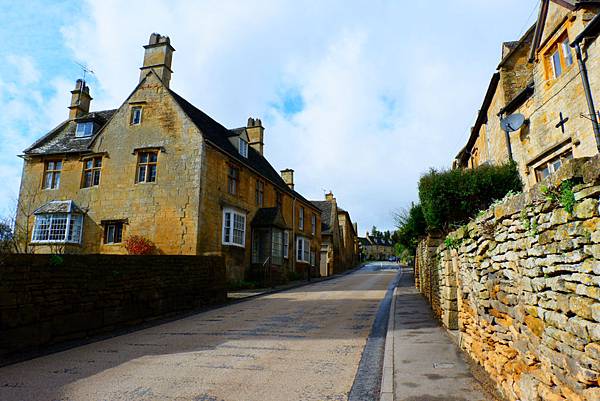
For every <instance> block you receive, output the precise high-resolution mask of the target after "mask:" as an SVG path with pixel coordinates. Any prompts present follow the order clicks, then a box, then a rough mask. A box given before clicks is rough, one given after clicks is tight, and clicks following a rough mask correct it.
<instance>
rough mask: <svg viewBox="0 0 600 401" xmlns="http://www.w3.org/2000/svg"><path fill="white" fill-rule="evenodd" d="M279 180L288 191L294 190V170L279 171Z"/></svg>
mask: <svg viewBox="0 0 600 401" xmlns="http://www.w3.org/2000/svg"><path fill="white" fill-rule="evenodd" d="M281 178H283V181H284V182H285V184H286V185H287V186H288V187H290V189H292V190H293V189H294V170H292V169H289V168H288V169H285V170H281Z"/></svg>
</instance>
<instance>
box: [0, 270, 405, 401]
mask: <svg viewBox="0 0 600 401" xmlns="http://www.w3.org/2000/svg"><path fill="white" fill-rule="evenodd" d="M388 267H389V266H387V265H386V264H374V265H368V266H366V267H364V268H362V269H360V270H358V271H357V272H355V273H353V274H349V275H345V276H341V277H339V278H334V279H331V280H327V281H321V282H319V283H315V284H312V285H308V286H303V287H299V288H295V289H291V290H287V291H281V292H276V293H271V294H267V295H261V296H258V297H253V298H250V299H248V300H245V301H243V302H239V303H235V304H232V305H228V306H224V307H221V308H217V309H214V310H210V311H207V312H203V313H198V314H196V315H192V316H188V317H185V318H182V319H179V320H174V321H171V322H167V323H163V324H159V325H156V326H154V327H150V328H145V329H142V330H139V331H135V332H132V333H128V334H124V335H121V336H117V337H113V338H110V339H106V340H102V341H98V342H94V343H90V344H87V345H83V346H79V347H76V348H72V349H69V350H66V351H62V352H58V353H54V354H50V355H46V356H43V357H39V358H36V359H32V360H29V361H25V362H21V363H17V364H13V365H9V366H5V367H2V368H0V400H2V401H24V400H27V401H36V400H44V401H45V400H61V401H66V400H194V401H220V400H226V401H236V400H240V401H252V400H261V401H262V400H264V401H268V400H273V401H288V400H289V401H293V400H303V401H310V400H314V401H317V400H331V401H341V400H346V399H347V397H348V394H349V392H350V390H351V388H352V386H353V383H354V381H355V377H356V376H357V371H358V370H359V369H358V367H359V364H360V362H361V356H362V354H363V349H365V344H366V343H367V338H368V336H369V334H370V333H371V329H372V327H373V322H374V320H375V316H376V315H377V312H378V310H379V306H380V303H381V301H382V299H384V297H385V296H386V294H387V293H388V286H389V284H390V283H391V282H392V280H394V278H395V277H396V275H397V271H394V270H389V269H388ZM374 374H376V372H374Z"/></svg>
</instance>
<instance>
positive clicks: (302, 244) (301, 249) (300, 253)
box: [296, 237, 310, 263]
mask: <svg viewBox="0 0 600 401" xmlns="http://www.w3.org/2000/svg"><path fill="white" fill-rule="evenodd" d="M296 261H297V262H301V263H310V241H309V240H308V238H304V237H298V238H296Z"/></svg>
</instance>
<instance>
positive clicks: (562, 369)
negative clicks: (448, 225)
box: [416, 157, 600, 401]
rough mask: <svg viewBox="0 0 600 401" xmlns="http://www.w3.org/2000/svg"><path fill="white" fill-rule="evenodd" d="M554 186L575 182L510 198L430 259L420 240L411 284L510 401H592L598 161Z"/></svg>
mask: <svg viewBox="0 0 600 401" xmlns="http://www.w3.org/2000/svg"><path fill="white" fill-rule="evenodd" d="M551 180H552V182H549V183H545V185H548V186H549V187H550V188H558V187H560V185H561V182H564V180H570V181H569V182H570V183H575V184H577V183H579V184H577V185H575V186H574V187H573V188H572V189H569V187H563V190H556V191H553V192H552V191H551V192H548V191H547V190H545V189H544V188H542V185H540V186H538V187H536V188H534V189H532V190H531V191H530V192H528V193H523V194H519V195H515V196H513V197H510V198H508V199H507V200H505V201H504V202H503V203H500V204H497V205H494V206H493V207H492V208H490V209H489V210H488V211H487V212H485V213H482V214H481V215H480V216H478V218H477V219H475V220H474V221H472V222H470V223H469V224H468V225H466V226H464V227H462V228H460V229H459V230H457V231H455V232H453V233H450V235H448V237H446V239H445V241H444V243H443V244H441V245H440V246H439V247H438V248H437V249H436V250H435V251H433V252H431V251H430V252H424V251H423V250H424V249H425V248H427V246H426V244H425V242H423V243H422V244H421V245H420V247H419V251H418V252H417V263H416V268H417V274H418V277H419V280H420V282H419V283H417V285H418V287H419V289H420V290H421V292H423V294H424V295H425V296H426V297H427V298H428V299H430V300H433V303H432V304H433V309H434V311H435V312H436V314H437V315H438V316H439V317H440V318H441V320H442V321H443V323H444V325H445V326H446V327H448V328H458V329H459V330H460V345H461V347H462V348H463V349H464V350H465V351H466V352H467V353H468V354H469V355H470V356H471V357H472V358H473V359H474V360H475V361H477V362H478V363H479V364H481V365H482V366H483V367H484V368H485V370H486V371H487V372H488V373H489V374H490V376H491V377H492V379H493V380H495V382H496V383H497V385H498V387H499V389H500V390H501V391H502V392H503V393H504V395H505V396H506V397H507V398H508V399H510V400H522V401H530V400H536V401H538V400H569V401H579V400H587V401H592V400H595V401H597V400H600V387H599V385H600V214H599V210H598V206H599V205H598V203H599V202H598V200H599V197H600V158H598V157H596V158H593V159H590V160H585V159H578V160H573V161H572V162H570V163H568V164H566V165H565V166H563V168H561V169H560V170H559V171H558V173H557V174H556V175H555V176H553V177H552V178H551ZM428 241H430V240H428ZM424 277H430V278H432V280H433V281H435V282H434V283H433V284H426V282H427V280H426V279H425V280H424V279H423V278H424ZM423 282H425V283H423ZM427 291H433V292H436V293H437V294H433V295H431V294H428V293H427ZM436 303H437V305H436Z"/></svg>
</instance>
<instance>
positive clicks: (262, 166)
mask: <svg viewBox="0 0 600 401" xmlns="http://www.w3.org/2000/svg"><path fill="white" fill-rule="evenodd" d="M169 92H170V93H171V95H173V98H174V99H175V101H176V102H177V104H179V106H180V107H181V108H182V109H183V111H184V113H185V114H186V115H187V116H188V117H189V118H190V119H191V120H192V122H193V123H194V124H195V125H196V127H198V129H199V130H200V131H201V132H202V134H203V135H204V139H205V140H206V141H208V142H209V143H211V144H212V145H213V146H215V147H216V148H218V149H220V150H221V151H223V152H224V153H226V154H227V155H228V156H229V157H231V158H232V159H235V160H236V161H237V162H239V163H240V164H243V165H245V166H247V167H249V168H250V169H252V170H254V171H256V172H257V173H258V174H260V175H262V176H263V177H264V178H266V179H267V180H269V181H271V183H273V184H274V185H275V186H276V187H277V188H278V189H279V190H281V191H282V192H286V193H288V194H290V195H291V196H293V197H296V198H298V199H300V200H302V201H303V202H305V203H306V204H309V205H310V202H309V201H308V200H306V199H305V198H304V197H303V196H302V195H300V194H299V193H298V192H296V191H294V190H293V189H291V188H290V187H288V186H287V184H286V183H285V181H283V178H281V176H280V175H279V173H277V171H275V169H274V168H273V166H271V164H270V163H269V162H268V161H267V159H266V158H265V157H264V156H263V155H261V154H260V153H259V152H258V151H256V150H255V149H254V148H252V147H248V157H247V158H245V157H244V156H242V155H240V153H239V152H238V150H237V149H236V147H235V146H233V145H232V144H231V142H229V139H228V137H229V136H231V134H232V132H233V133H235V132H236V131H238V130H239V129H240V128H237V129H234V130H228V129H227V128H225V127H224V126H223V125H221V124H219V123H218V122H216V121H215V120H213V119H212V118H211V117H209V116H208V114H206V113H204V112H203V111H202V110H200V109H198V108H197V107H196V106H194V105H193V104H191V103H190V102H188V101H187V100H185V99H184V98H183V97H181V96H180V95H178V94H177V93H175V92H174V91H173V90H171V89H169Z"/></svg>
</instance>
